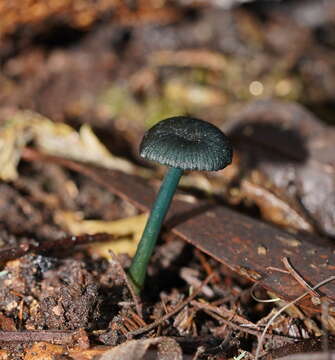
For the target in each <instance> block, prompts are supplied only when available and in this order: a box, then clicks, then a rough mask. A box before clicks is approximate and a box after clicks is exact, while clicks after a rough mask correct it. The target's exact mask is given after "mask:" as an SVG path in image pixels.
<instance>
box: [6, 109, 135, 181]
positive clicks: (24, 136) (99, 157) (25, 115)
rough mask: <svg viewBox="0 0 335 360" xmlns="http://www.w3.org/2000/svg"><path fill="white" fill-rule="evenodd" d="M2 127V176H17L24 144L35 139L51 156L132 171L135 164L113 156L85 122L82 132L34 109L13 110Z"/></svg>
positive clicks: (11, 178)
mask: <svg viewBox="0 0 335 360" xmlns="http://www.w3.org/2000/svg"><path fill="white" fill-rule="evenodd" d="M4 116H5V119H6V121H4V122H3V123H2V124H1V126H0V134H1V135H0V169H1V170H0V178H1V179H3V180H5V181H8V180H13V179H15V178H16V177H17V170H16V169H17V165H18V162H19V161H20V158H21V153H22V150H23V148H24V146H25V145H26V144H27V143H29V142H31V141H34V142H35V144H36V146H37V148H38V149H40V150H41V151H43V152H45V153H46V154H49V155H56V156H62V157H64V158H67V159H73V160H77V161H82V162H88V163H93V164H97V165H100V166H102V167H106V168H109V169H118V170H121V171H124V172H127V173H132V172H133V170H134V166H133V165H132V164H131V163H130V162H129V161H127V160H124V159H121V158H119V157H116V156H114V155H112V154H111V153H110V152H109V151H108V150H107V148H106V147H105V146H104V145H103V144H102V143H101V142H100V141H99V140H98V138H97V137H96V136H95V134H94V133H93V131H92V129H91V128H90V127H89V126H88V125H87V124H84V125H83V126H82V127H81V128H80V130H79V132H77V131H75V130H74V129H73V128H72V127H70V126H69V125H66V124H64V123H55V122H53V121H51V120H49V119H48V118H46V117H44V116H42V115H40V114H37V113H35V112H32V111H28V110H26V111H9V112H8V114H6V113H5V115H4Z"/></svg>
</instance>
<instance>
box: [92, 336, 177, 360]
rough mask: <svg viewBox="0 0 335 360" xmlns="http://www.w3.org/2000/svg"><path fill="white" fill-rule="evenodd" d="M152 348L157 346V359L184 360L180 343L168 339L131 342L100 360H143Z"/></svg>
mask: <svg viewBox="0 0 335 360" xmlns="http://www.w3.org/2000/svg"><path fill="white" fill-rule="evenodd" d="M151 346H157V348H158V351H157V358H158V359H160V360H182V358H183V356H182V351H181V348H180V346H179V345H178V343H177V342H176V341H175V340H173V339H171V338H168V337H158V338H154V339H144V340H129V341H127V342H125V343H123V344H121V345H119V346H116V347H115V348H113V349H111V350H109V351H106V352H105V353H104V354H103V355H102V356H101V357H100V358H99V360H141V359H143V358H144V356H145V354H146V353H147V352H148V350H149V348H150V347H151Z"/></svg>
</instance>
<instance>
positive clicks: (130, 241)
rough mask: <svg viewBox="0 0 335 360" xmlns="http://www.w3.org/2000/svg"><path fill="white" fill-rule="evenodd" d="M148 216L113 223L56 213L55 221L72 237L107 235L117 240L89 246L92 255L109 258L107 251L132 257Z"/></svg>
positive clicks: (71, 214)
mask: <svg viewBox="0 0 335 360" xmlns="http://www.w3.org/2000/svg"><path fill="white" fill-rule="evenodd" d="M147 218H148V215H147V214H141V215H136V216H131V217H128V218H125V219H120V220H115V221H101V220H84V219H82V218H81V216H80V214H79V213H73V212H63V211H58V212H56V214H55V221H56V222H57V223H58V224H59V225H60V226H62V227H63V228H64V229H65V230H67V231H69V232H70V233H71V234H73V235H80V234H96V233H102V232H104V233H108V234H112V235H114V236H116V237H118V239H114V240H112V241H109V242H104V243H96V244H92V245H90V250H91V252H93V253H94V254H98V255H99V256H103V257H105V258H110V254H109V250H112V251H113V252H114V253H115V254H120V253H127V254H129V255H130V256H132V255H134V253H135V251H136V248H137V244H138V242H139V240H140V238H141V235H142V233H143V230H144V226H145V223H146V221H147Z"/></svg>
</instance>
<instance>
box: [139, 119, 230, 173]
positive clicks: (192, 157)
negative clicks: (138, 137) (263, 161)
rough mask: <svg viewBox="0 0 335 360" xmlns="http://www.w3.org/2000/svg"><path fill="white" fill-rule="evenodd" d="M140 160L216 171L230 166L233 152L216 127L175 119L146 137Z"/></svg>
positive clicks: (153, 130) (176, 166)
mask: <svg viewBox="0 0 335 360" xmlns="http://www.w3.org/2000/svg"><path fill="white" fill-rule="evenodd" d="M140 156H141V157H143V158H144V159H147V160H151V161H156V162H158V163H160V164H163V165H167V166H170V167H175V168H180V169H183V170H202V171H217V170H221V169H223V168H225V167H226V166H227V165H229V164H230V163H231V161H232V156H233V148H232V146H231V143H230V141H229V139H228V138H227V136H226V135H225V134H224V133H223V132H222V131H221V130H220V129H219V128H217V127H216V126H214V125H212V124H210V123H208V122H206V121H203V120H199V119H195V118H191V117H187V116H177V117H172V118H169V119H166V120H162V121H160V122H159V123H158V124H156V125H155V126H153V127H152V128H151V129H149V130H148V131H147V132H146V133H145V135H144V137H143V140H142V142H141V145H140Z"/></svg>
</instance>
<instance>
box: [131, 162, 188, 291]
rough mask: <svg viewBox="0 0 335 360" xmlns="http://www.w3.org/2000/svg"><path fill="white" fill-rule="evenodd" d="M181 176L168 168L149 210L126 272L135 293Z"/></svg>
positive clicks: (181, 173) (177, 171) (142, 279)
mask: <svg viewBox="0 0 335 360" xmlns="http://www.w3.org/2000/svg"><path fill="white" fill-rule="evenodd" d="M182 175H183V170H182V169H177V168H170V169H169V170H168V172H167V173H166V175H165V178H164V180H163V183H162V185H161V187H160V189H159V193H158V195H157V197H156V200H155V203H154V205H153V207H152V209H151V213H150V216H149V219H148V221H147V224H146V226H145V229H144V231H143V234H142V237H141V241H140V243H139V245H138V247H137V250H136V254H135V256H134V258H133V261H132V264H131V266H130V268H129V272H128V276H129V278H130V280H131V281H132V283H133V285H134V286H135V290H136V292H137V293H139V292H140V291H141V289H142V288H143V285H144V280H145V275H146V272H147V266H148V263H149V260H150V257H151V255H152V253H153V250H154V247H155V245H156V242H157V238H158V235H159V232H160V230H161V226H162V223H163V221H164V218H165V215H166V214H167V212H168V210H169V207H170V204H171V200H172V198H173V195H174V193H175V192H176V188H177V185H178V183H179V180H180V178H181V176H182Z"/></svg>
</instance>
